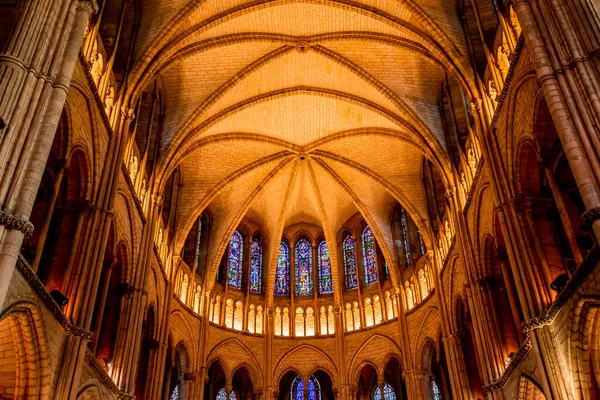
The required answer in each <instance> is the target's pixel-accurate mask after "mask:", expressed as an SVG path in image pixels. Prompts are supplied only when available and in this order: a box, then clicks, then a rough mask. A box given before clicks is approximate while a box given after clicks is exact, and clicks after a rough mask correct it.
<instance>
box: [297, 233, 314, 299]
mask: <svg viewBox="0 0 600 400" xmlns="http://www.w3.org/2000/svg"><path fill="white" fill-rule="evenodd" d="M295 267H296V268H295V270H294V271H295V275H296V280H295V288H296V296H308V295H312V294H313V276H312V271H313V266H312V246H311V245H310V242H309V241H308V240H306V239H300V240H298V242H297V243H296V266H295Z"/></svg>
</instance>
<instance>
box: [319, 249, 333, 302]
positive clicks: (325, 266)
mask: <svg viewBox="0 0 600 400" xmlns="http://www.w3.org/2000/svg"><path fill="white" fill-rule="evenodd" d="M319 293H320V294H331V293H333V280H332V279H331V260H330V259H329V249H328V248H327V242H326V241H324V240H323V241H322V242H321V243H320V244H319Z"/></svg>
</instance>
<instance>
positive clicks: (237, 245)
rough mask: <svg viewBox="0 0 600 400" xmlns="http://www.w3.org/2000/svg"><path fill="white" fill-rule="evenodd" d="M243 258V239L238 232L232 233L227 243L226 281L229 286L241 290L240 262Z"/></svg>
mask: <svg viewBox="0 0 600 400" xmlns="http://www.w3.org/2000/svg"><path fill="white" fill-rule="evenodd" d="M243 258H244V239H243V238H242V234H241V233H239V232H238V231H235V232H233V235H232V236H231V241H230V242H229V261H228V263H227V281H228V282H229V286H233V287H234V288H236V289H241V288H242V260H243Z"/></svg>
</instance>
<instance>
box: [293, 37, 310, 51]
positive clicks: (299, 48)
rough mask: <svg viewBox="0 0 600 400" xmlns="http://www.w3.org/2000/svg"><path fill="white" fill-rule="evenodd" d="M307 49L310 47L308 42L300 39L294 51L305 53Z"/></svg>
mask: <svg viewBox="0 0 600 400" xmlns="http://www.w3.org/2000/svg"><path fill="white" fill-rule="evenodd" d="M308 49H310V44H308V42H307V41H305V40H301V41H299V42H298V43H296V51H298V53H306V52H307V51H308Z"/></svg>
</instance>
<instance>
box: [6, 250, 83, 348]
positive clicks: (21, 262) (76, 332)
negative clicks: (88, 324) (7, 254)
mask: <svg viewBox="0 0 600 400" xmlns="http://www.w3.org/2000/svg"><path fill="white" fill-rule="evenodd" d="M17 270H18V271H19V272H20V273H21V276H23V278H24V279H25V281H26V282H27V283H28V284H29V286H30V287H31V288H32V289H33V291H34V292H35V293H36V294H37V295H38V297H39V298H40V300H41V301H42V302H43V303H44V304H45V305H46V307H47V308H48V310H49V311H50V312H51V313H52V315H53V316H54V318H56V320H57V321H58V322H59V323H60V325H61V326H62V328H63V330H64V331H65V333H67V335H71V336H76V337H80V338H82V339H84V340H88V341H90V340H92V339H93V337H94V334H93V333H92V332H90V331H88V330H85V329H82V328H79V327H77V326H75V325H73V323H72V322H71V321H70V320H69V319H68V318H67V317H66V316H65V314H63V312H62V310H61V308H60V307H59V306H58V304H56V302H55V301H54V299H53V298H52V296H50V294H49V293H48V292H47V291H46V288H45V287H44V285H43V284H42V282H41V281H40V279H39V278H38V277H37V275H36V274H35V273H34V272H33V270H32V269H31V267H30V266H29V264H28V263H27V261H26V260H25V258H23V256H22V255H20V254H19V259H18V260H17Z"/></svg>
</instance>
